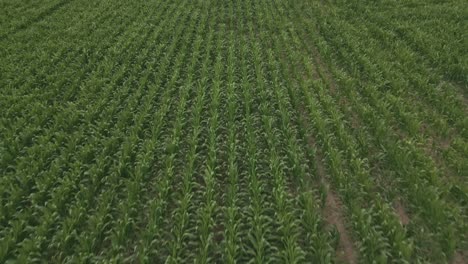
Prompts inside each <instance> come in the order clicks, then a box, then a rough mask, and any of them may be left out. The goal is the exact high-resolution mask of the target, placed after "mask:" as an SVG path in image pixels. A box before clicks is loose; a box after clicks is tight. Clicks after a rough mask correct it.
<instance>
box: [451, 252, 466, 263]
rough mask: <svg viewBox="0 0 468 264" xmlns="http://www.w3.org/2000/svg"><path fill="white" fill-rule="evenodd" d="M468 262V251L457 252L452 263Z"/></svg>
mask: <svg viewBox="0 0 468 264" xmlns="http://www.w3.org/2000/svg"><path fill="white" fill-rule="evenodd" d="M466 263H468V252H456V253H455V256H454V257H453V260H452V264H466Z"/></svg>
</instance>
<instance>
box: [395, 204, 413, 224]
mask: <svg viewBox="0 0 468 264" xmlns="http://www.w3.org/2000/svg"><path fill="white" fill-rule="evenodd" d="M395 212H396V213H397V215H398V218H399V219H400V223H401V224H402V225H407V224H409V222H410V218H409V216H408V214H407V213H406V210H405V208H404V207H403V204H401V202H400V201H397V202H396V203H395Z"/></svg>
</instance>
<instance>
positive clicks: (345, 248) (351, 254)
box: [324, 190, 357, 263]
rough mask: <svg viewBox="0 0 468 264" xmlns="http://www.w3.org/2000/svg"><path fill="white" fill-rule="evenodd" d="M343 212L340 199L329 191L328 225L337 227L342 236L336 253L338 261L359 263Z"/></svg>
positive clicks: (326, 209)
mask: <svg viewBox="0 0 468 264" xmlns="http://www.w3.org/2000/svg"><path fill="white" fill-rule="evenodd" d="M342 212H343V209H342V206H341V204H340V202H339V199H338V197H337V196H336V195H335V193H334V192H333V191H332V190H328V192H327V199H326V202H325V208H324V215H325V218H326V221H327V223H328V224H330V225H334V226H336V229H337V230H338V232H339V234H340V241H339V245H338V249H337V252H336V255H337V259H338V261H339V262H344V263H357V253H356V250H355V248H354V245H353V241H352V239H351V237H350V235H349V233H348V231H347V230H346V227H345V224H344V223H345V219H344V217H343V214H342Z"/></svg>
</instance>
